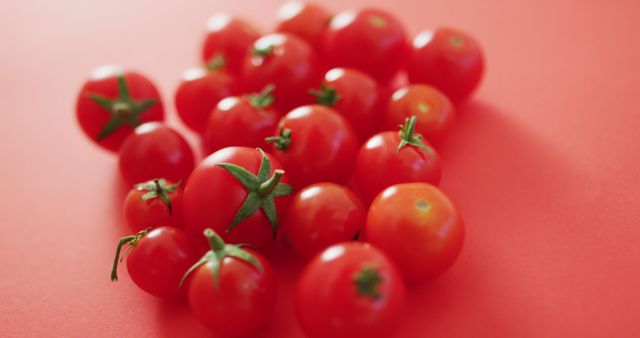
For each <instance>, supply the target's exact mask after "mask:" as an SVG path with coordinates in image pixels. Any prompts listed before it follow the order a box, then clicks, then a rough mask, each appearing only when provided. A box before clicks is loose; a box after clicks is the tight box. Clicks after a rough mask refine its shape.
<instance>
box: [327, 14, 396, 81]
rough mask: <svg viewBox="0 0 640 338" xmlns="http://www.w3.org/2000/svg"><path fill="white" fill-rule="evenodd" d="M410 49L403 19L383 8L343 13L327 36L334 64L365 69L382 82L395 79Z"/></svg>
mask: <svg viewBox="0 0 640 338" xmlns="http://www.w3.org/2000/svg"><path fill="white" fill-rule="evenodd" d="M407 49H408V44H407V38H406V34H405V30H404V27H403V26H402V24H401V23H400V21H398V19H396V18H395V17H394V16H392V15H391V14H389V13H388V12H386V11H383V10H379V9H370V8H369V9H362V10H359V11H346V12H342V13H339V14H338V15H336V16H334V17H333V19H332V20H331V23H330V24H329V28H328V29H327V31H326V34H325V37H324V52H325V54H326V56H327V57H328V59H329V64H330V65H332V66H340V67H352V68H356V69H359V70H362V71H363V72H365V73H367V74H369V75H371V76H373V77H374V78H375V79H377V80H378V81H380V82H381V83H387V82H388V81H389V80H391V79H392V78H393V76H394V75H395V74H396V73H397V72H398V70H400V68H401V67H402V66H403V65H404V62H405V59H406V54H407Z"/></svg>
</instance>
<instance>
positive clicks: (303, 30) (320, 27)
mask: <svg viewBox="0 0 640 338" xmlns="http://www.w3.org/2000/svg"><path fill="white" fill-rule="evenodd" d="M329 21H331V15H330V14H329V12H327V10H326V9H324V8H323V7H322V6H320V5H317V4H313V3H304V2H298V1H290V2H287V3H285V4H284V5H282V7H280V9H279V10H278V24H277V26H276V31H277V32H280V33H289V34H293V35H296V36H298V37H300V38H302V39H304V40H306V41H307V42H308V43H309V45H311V46H314V47H316V48H321V47H320V46H321V45H322V38H323V37H324V32H325V30H326V29H327V26H329Z"/></svg>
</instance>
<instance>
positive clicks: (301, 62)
mask: <svg viewBox="0 0 640 338" xmlns="http://www.w3.org/2000/svg"><path fill="white" fill-rule="evenodd" d="M321 77H322V70H321V66H320V62H319V59H318V56H317V55H316V52H315V51H314V50H313V48H311V46H309V44H308V43H307V42H305V41H304V40H302V39H301V38H299V37H297V36H293V35H288V34H269V35H265V36H263V37H261V38H260V39H258V40H256V42H255V43H254V44H253V47H252V49H251V50H250V51H249V53H248V54H247V55H246V57H245V61H244V68H243V83H244V84H245V85H246V86H247V89H249V90H252V91H258V90H262V88H264V87H266V86H267V85H269V84H273V85H275V88H276V93H275V105H276V107H278V109H279V110H280V111H288V110H290V109H292V108H294V107H297V106H300V105H303V104H305V103H310V102H311V101H312V100H311V97H310V96H309V95H308V93H307V90H308V89H309V88H315V87H317V86H318V84H319V83H320V79H321Z"/></svg>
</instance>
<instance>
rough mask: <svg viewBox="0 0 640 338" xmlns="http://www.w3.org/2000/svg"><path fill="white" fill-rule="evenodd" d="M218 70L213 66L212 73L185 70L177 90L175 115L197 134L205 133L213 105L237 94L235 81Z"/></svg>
mask: <svg viewBox="0 0 640 338" xmlns="http://www.w3.org/2000/svg"><path fill="white" fill-rule="evenodd" d="M218 60H220V59H218ZM215 62H222V61H214V63H215ZM219 67H220V66H215V65H213V66H211V70H207V69H205V68H191V69H189V70H187V71H186V72H185V73H184V75H183V78H182V83H180V85H179V86H178V89H177V90H176V96H175V101H176V111H177V112H178V116H180V119H181V120H182V122H184V124H185V125H186V126H187V127H189V128H190V129H191V130H193V131H195V132H197V133H200V134H202V133H203V132H204V129H205V126H206V125H207V120H208V119H209V115H210V114H211V111H212V110H213V109H214V108H215V107H216V104H218V102H219V101H220V100H222V99H224V98H225V97H227V96H231V95H235V94H237V93H238V92H239V90H238V86H237V81H236V79H235V78H234V77H233V76H231V75H230V74H229V73H227V72H226V71H224V70H223V69H221V68H219Z"/></svg>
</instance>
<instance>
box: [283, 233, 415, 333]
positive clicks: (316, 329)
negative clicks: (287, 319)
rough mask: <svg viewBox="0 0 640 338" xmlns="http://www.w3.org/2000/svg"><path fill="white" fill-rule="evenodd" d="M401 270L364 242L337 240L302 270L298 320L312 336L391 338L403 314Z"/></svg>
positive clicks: (404, 294) (404, 296) (299, 287)
mask: <svg viewBox="0 0 640 338" xmlns="http://www.w3.org/2000/svg"><path fill="white" fill-rule="evenodd" d="M405 299H406V291H405V287H404V284H403V282H402V277H401V276H400V273H399V272H398V271H397V270H396V268H395V267H394V266H393V264H392V263H391V262H390V261H389V260H388V259H387V258H386V257H385V255H384V254H382V253H381V252H380V251H379V250H377V249H376V248H374V247H373V246H371V245H369V244H368V243H362V242H351V243H344V244H337V245H334V246H332V247H329V248H328V249H326V250H325V251H324V252H322V253H321V254H320V255H318V256H316V257H315V258H314V259H313V260H312V261H311V262H310V263H309V265H307V267H306V268H305V269H304V271H303V272H302V277H301V278H300V280H299V281H298V285H297V289H296V294H295V309H296V315H297V318H298V322H299V323H300V326H301V327H302V328H303V330H304V332H305V333H306V334H307V335H308V336H309V337H310V338H326V337H332V338H353V337H362V338H378V337H379V338H383V337H384V338H386V337H390V336H391V335H392V334H393V331H394V329H395V328H396V326H397V324H398V322H399V321H400V318H402V316H403V311H404V309H405V302H406V300H405Z"/></svg>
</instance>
